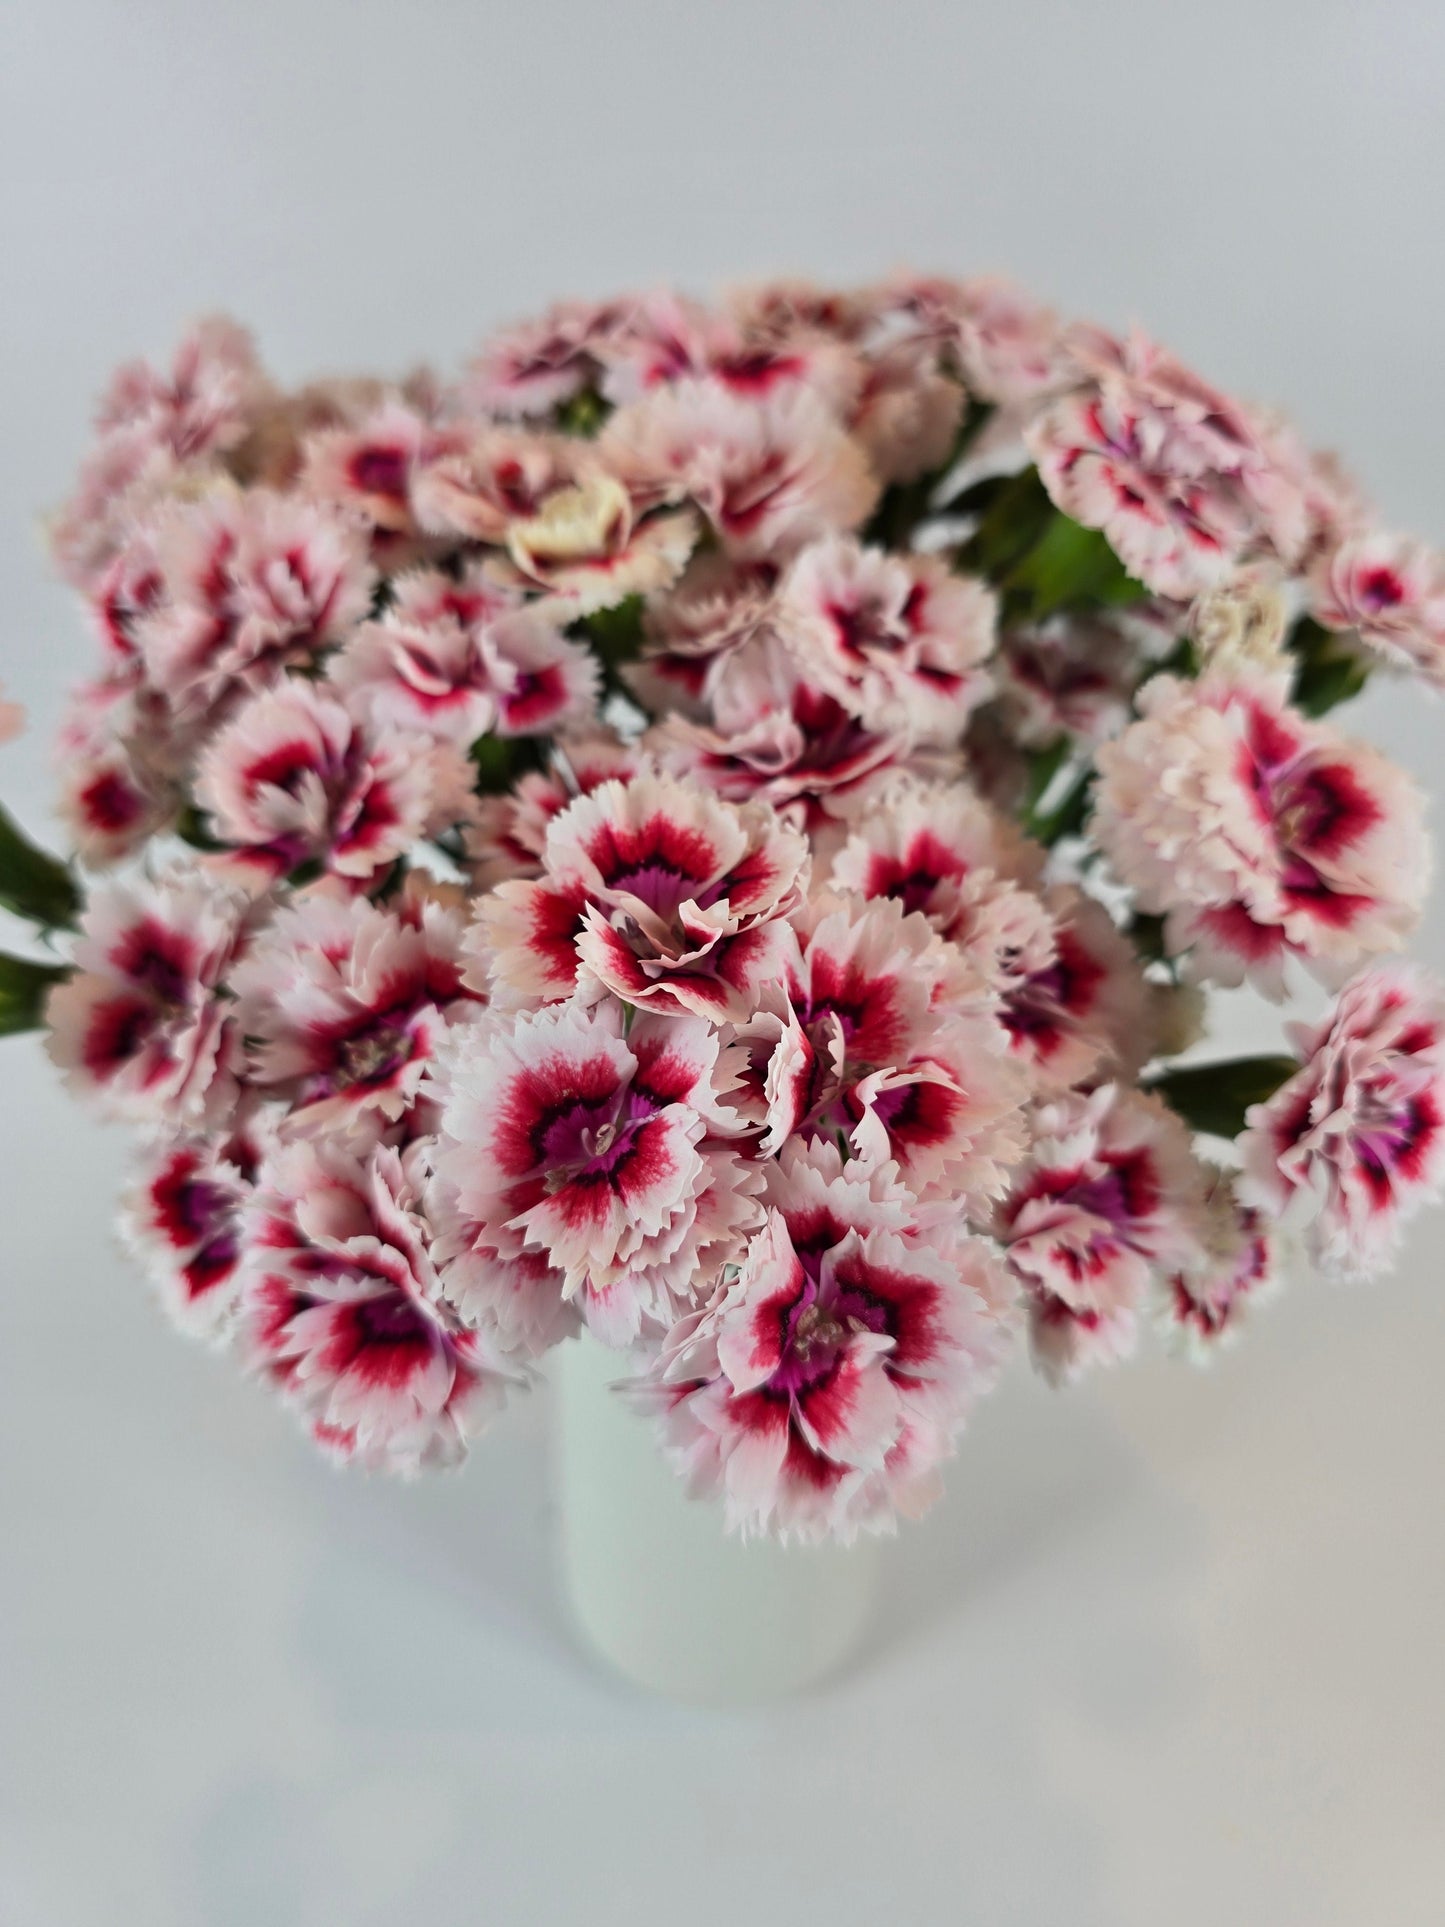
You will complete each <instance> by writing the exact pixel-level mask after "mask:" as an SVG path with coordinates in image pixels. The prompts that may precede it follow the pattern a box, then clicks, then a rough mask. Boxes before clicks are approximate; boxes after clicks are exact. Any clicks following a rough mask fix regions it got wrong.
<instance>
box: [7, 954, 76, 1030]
mask: <svg viewBox="0 0 1445 1927" xmlns="http://www.w3.org/2000/svg"><path fill="white" fill-rule="evenodd" d="M70 971H71V966H70V965H69V964H46V963H33V962H32V961H31V960H30V959H29V958H28V957H12V956H10V955H9V954H8V953H7V952H5V951H0V1037H13V1036H15V1035H16V1034H17V1033H18V1032H20V1031H23V1030H40V1029H41V1028H42V1026H43V1025H44V1022H45V999H46V997H47V996H48V995H49V993H50V990H51V987H52V986H53V985H55V984H58V983H63V982H64V981H65V979H66V978H67V977H68V976H69V975H70Z"/></svg>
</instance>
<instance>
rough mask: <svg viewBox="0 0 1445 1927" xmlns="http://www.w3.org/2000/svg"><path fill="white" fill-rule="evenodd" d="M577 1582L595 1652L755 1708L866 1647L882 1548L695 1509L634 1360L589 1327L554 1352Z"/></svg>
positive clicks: (565, 1546) (576, 1611)
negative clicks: (622, 1393)
mask: <svg viewBox="0 0 1445 1927" xmlns="http://www.w3.org/2000/svg"><path fill="white" fill-rule="evenodd" d="M553 1357H554V1359H555V1361H556V1363H555V1397H556V1409H557V1477H558V1486H559V1497H560V1510H561V1555H562V1574H563V1581H564V1584H565V1587H566V1591H567V1596H568V1599H569V1601H570V1603H571V1607H572V1612H573V1615H574V1617H575V1619H576V1622H577V1625H578V1627H579V1629H580V1631H581V1632H582V1634H583V1635H584V1637H585V1638H586V1640H587V1641H588V1643H589V1644H590V1645H591V1646H592V1647H593V1648H594V1650H595V1651H596V1652H597V1653H599V1654H600V1655H601V1657H602V1658H603V1659H604V1660H606V1661H607V1662H608V1664H609V1665H611V1666H612V1667H614V1668H615V1669H616V1670H617V1671H618V1672H619V1673H622V1674H624V1675H625V1676H626V1677H627V1678H628V1679H630V1680H633V1681H635V1682H636V1683H637V1684H638V1685H641V1686H645V1687H647V1688H649V1689H650V1690H651V1691H653V1692H656V1693H662V1694H666V1695H668V1696H670V1697H672V1698H675V1699H684V1700H695V1701H701V1702H705V1703H708V1704H712V1705H742V1704H746V1703H748V1702H755V1701H759V1700H766V1699H773V1698H778V1697H781V1696H783V1695H785V1694H788V1693H792V1692H796V1691H798V1690H799V1689H800V1688H802V1687H804V1686H808V1685H810V1684H812V1683H813V1682H814V1681H815V1680H818V1679H821V1678H823V1677H824V1676H825V1675H827V1674H829V1673H833V1672H836V1671H837V1670H838V1669H839V1668H840V1667H841V1666H842V1665H843V1664H844V1662H845V1661H846V1659H847V1658H848V1656H849V1655H850V1654H851V1653H852V1652H853V1651H854V1650H855V1649H856V1647H857V1645H858V1642H859V1639H860V1637H861V1635H862V1633H863V1631H864V1629H865V1627H866V1625H867V1622H868V1618H869V1614H870V1611H871V1608H872V1604H873V1600H874V1595H875V1593H876V1590H877V1580H878V1566H879V1547H878V1543H877V1541H876V1540H872V1539H863V1540H860V1541H859V1542H858V1543H857V1544H856V1545H853V1546H850V1547H842V1546H835V1545H826V1546H816V1547H814V1546H779V1545H777V1544H775V1543H774V1542H773V1541H771V1540H749V1541H747V1542H746V1543H744V1542H743V1541H741V1540H740V1539H738V1538H737V1537H736V1536H734V1535H729V1534H727V1533H725V1532H724V1530H723V1521H722V1510H721V1506H720V1505H719V1504H718V1503H716V1502H709V1501H703V1500H698V1499H689V1498H688V1497H687V1495H686V1493H685V1491H684V1490H683V1487H682V1484H681V1482H680V1481H679V1480H678V1479H677V1477H676V1476H675V1475H674V1474H673V1472H672V1471H671V1470H670V1469H669V1467H668V1466H667V1464H666V1462H665V1461H664V1459H663V1458H662V1455H661V1453H660V1452H659V1451H658V1448H657V1443H656V1439H655V1436H654V1433H653V1428H652V1427H651V1426H650V1425H649V1424H648V1423H647V1422H646V1420H645V1419H643V1418H641V1417H639V1416H638V1415H637V1413H636V1412H634V1411H633V1410H632V1409H631V1408H630V1407H629V1405H628V1404H627V1403H626V1401H625V1400H623V1399H622V1398H620V1397H619V1396H618V1395H617V1393H616V1392H614V1391H613V1390H612V1389H611V1388H612V1386H613V1385H614V1384H615V1382H616V1380H617V1379H618V1378H619V1377H620V1376H624V1375H625V1373H626V1369H627V1366H626V1360H625V1359H624V1358H623V1357H621V1356H620V1355H619V1354H618V1353H616V1352H610V1351H607V1350H606V1349H604V1347H602V1346H601V1345H599V1344H598V1343H597V1342H596V1341H595V1340H594V1339H592V1338H589V1337H588V1336H587V1335H586V1334H585V1333H584V1335H583V1336H582V1338H581V1339H580V1340H576V1341H574V1342H571V1343H568V1344H565V1345H562V1346H560V1347H559V1348H558V1350H557V1351H556V1352H555V1353H554V1354H553Z"/></svg>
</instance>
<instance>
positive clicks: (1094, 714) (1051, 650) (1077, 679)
mask: <svg viewBox="0 0 1445 1927" xmlns="http://www.w3.org/2000/svg"><path fill="white" fill-rule="evenodd" d="M1146 660H1147V658H1146V657H1145V654H1144V651H1143V649H1142V648H1141V646H1140V641H1139V638H1138V637H1137V636H1136V635H1135V634H1133V633H1131V631H1130V629H1129V627H1127V626H1126V625H1125V624H1124V623H1123V622H1120V621H1114V620H1109V619H1107V618H1104V617H1101V616H1092V615H1091V616H1079V615H1075V614H1070V615H1066V616H1055V617H1053V618H1052V619H1051V620H1049V621H1048V622H1045V623H1044V624H1042V625H1041V626H1040V627H1038V628H1029V629H1007V630H1005V631H1004V633H1003V635H1002V636H1001V637H1000V639H999V646H998V652H997V654H996V655H995V656H994V657H993V659H992V661H991V663H990V665H989V666H990V669H991V671H992V673H993V678H994V681H995V683H996V685H997V687H998V693H999V697H1000V700H1001V703H1002V705H1003V710H1004V713H1005V716H1006V720H1007V726H1008V729H1009V731H1010V733H1011V734H1012V735H1013V736H1014V737H1015V739H1016V740H1017V741H1018V742H1020V743H1022V744H1024V745H1025V746H1026V747H1027V748H1030V749H1047V748H1048V747H1049V746H1050V745H1051V744H1053V743H1055V742H1057V741H1058V739H1059V737H1060V736H1069V737H1073V738H1074V739H1075V740H1076V741H1078V742H1081V743H1083V744H1085V745H1087V746H1088V747H1089V748H1091V749H1092V748H1094V747H1096V746H1097V745H1098V744H1099V743H1102V742H1106V741H1107V740H1108V739H1109V737H1111V736H1117V735H1118V733H1119V731H1120V730H1121V729H1122V728H1123V727H1124V724H1125V723H1126V722H1127V721H1128V718H1129V704H1130V699H1131V698H1132V696H1133V694H1134V689H1135V686H1136V684H1137V683H1138V682H1139V680H1140V677H1141V676H1142V675H1143V674H1144V672H1145V664H1146Z"/></svg>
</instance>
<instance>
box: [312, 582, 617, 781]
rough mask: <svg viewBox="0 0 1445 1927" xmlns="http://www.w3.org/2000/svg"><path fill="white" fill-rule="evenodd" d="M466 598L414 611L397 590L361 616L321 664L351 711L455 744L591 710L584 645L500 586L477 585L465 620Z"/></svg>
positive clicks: (541, 726) (536, 728) (591, 663)
mask: <svg viewBox="0 0 1445 1927" xmlns="http://www.w3.org/2000/svg"><path fill="white" fill-rule="evenodd" d="M427 573H428V572H425V571H419V572H418V575H419V576H420V575H425V574H427ZM402 580H403V581H404V582H406V581H408V580H410V582H411V583H412V585H413V587H412V590H411V592H410V593H409V595H408V598H407V601H408V602H412V603H422V602H423V601H426V600H431V598H429V597H426V595H425V591H424V589H420V588H419V587H418V586H417V578H416V577H412V578H406V577H403V578H402ZM438 580H439V581H445V578H438ZM439 599H440V598H438V600H439ZM469 600H471V598H470V597H469V596H468V595H467V594H465V593H460V594H457V595H454V596H453V597H452V598H450V602H449V605H443V606H442V607H440V608H438V609H437V610H436V611H435V613H430V612H429V613H428V614H426V615H418V614H414V613H412V611H411V609H409V608H408V607H407V606H406V603H403V602H402V601H401V600H400V599H398V602H397V604H396V606H394V607H393V608H391V609H388V610H387V612H386V614H385V615H383V616H382V617H381V618H380V619H379V620H378V621H376V622H368V623H364V624H362V626H361V627H360V628H359V629H358V630H357V631H356V632H355V634H354V635H353V636H352V638H351V639H350V641H349V642H348V643H347V644H346V646H345V647H344V648H343V649H342V650H341V651H340V652H339V653H338V654H337V655H336V656H335V657H334V658H333V659H332V662H331V664H330V667H329V670H328V675H329V677H330V680H331V681H332V683H334V684H335V686H336V687H337V688H338V689H339V690H340V691H341V692H342V695H343V698H344V700H345V701H346V702H347V703H348V706H349V707H350V708H351V709H352V711H353V712H354V713H359V714H364V715H366V716H368V717H369V718H370V720H371V721H372V722H373V723H374V724H375V725H376V727H377V728H378V729H381V730H386V729H399V730H403V731H412V732H415V733H416V734H417V735H421V736H432V737H435V738H437V739H438V740H439V741H443V742H451V743H455V744H456V745H457V746H458V747H459V748H462V749H465V748H466V747H467V746H468V745H469V744H471V743H473V742H475V741H476V739H477V738H478V737H479V736H485V735H488V734H490V733H491V732H493V731H498V732H499V733H501V734H502V735H507V736H511V735H520V734H524V733H525V734H527V735H533V734H539V733H541V732H544V731H551V730H552V729H554V728H557V727H559V726H561V725H564V724H566V723H567V722H569V721H571V722H576V721H580V720H582V719H583V718H585V717H586V716H588V715H589V714H590V713H591V711H592V709H593V707H594V705H595V701H596V690H597V681H598V671H597V665H596V662H595V660H594V659H593V658H592V656H591V655H589V653H588V652H587V651H586V650H585V649H583V648H582V647H581V646H580V645H579V644H577V643H573V642H569V641H568V640H567V638H566V637H565V636H562V635H561V634H559V632H558V629H557V625H556V623H555V622H554V621H552V620H551V619H549V618H548V617H547V616H545V615H543V614H542V613H541V612H540V611H538V610H536V609H532V608H518V607H514V606H511V605H510V604H509V602H508V600H507V599H505V598H504V597H503V596H502V595H501V593H500V592H498V593H496V594H494V595H493V596H492V597H491V598H490V599H489V600H488V599H487V598H484V597H483V596H482V595H480V594H478V595H477V597H476V602H477V604H478V605H479V606H478V607H477V609H476V611H475V614H473V616H472V618H471V619H470V620H468V619H467V618H466V616H465V615H464V613H463V611H464V609H465V608H466V605H467V603H468V601H469Z"/></svg>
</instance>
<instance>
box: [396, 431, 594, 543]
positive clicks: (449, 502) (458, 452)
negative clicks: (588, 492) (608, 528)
mask: <svg viewBox="0 0 1445 1927" xmlns="http://www.w3.org/2000/svg"><path fill="white" fill-rule="evenodd" d="M589 472H590V473H592V474H593V475H594V476H595V475H597V474H599V473H601V471H600V470H599V469H598V466H597V463H596V461H595V459H590V460H589V452H588V448H587V445H586V444H584V443H582V442H578V441H576V440H574V439H572V438H571V437H569V436H566V435H551V434H542V433H540V432H537V431H534V430H532V429H526V428H512V427H507V426H504V425H501V424H498V423H494V422H483V423H472V422H467V423H462V422H458V423H457V424H456V425H455V429H454V432H453V434H452V435H451V437H450V439H449V441H447V442H445V443H439V444H438V445H437V446H436V447H435V448H434V449H432V450H431V451H430V454H429V458H428V460H427V461H426V462H425V464H424V465H423V466H421V467H419V468H417V469H416V470H415V471H414V472H413V473H412V475H411V478H410V500H411V503H412V506H413V508H414V510H415V513H416V518H417V521H418V522H419V523H420V524H421V526H422V528H423V529H425V530H426V531H427V532H428V534H431V535H442V536H452V537H457V536H462V537H465V538H466V540H467V541H469V542H484V543H486V544H487V545H488V546H489V547H491V548H501V547H503V546H504V545H505V543H506V540H507V534H508V531H509V530H510V528H511V526H512V524H513V523H514V522H519V521H525V520H527V519H528V518H530V517H532V516H535V515H537V514H539V513H540V512H541V510H542V507H543V505H544V504H545V503H546V501H547V500H548V498H549V497H550V496H553V495H556V494H557V493H558V492H559V491H561V490H564V489H571V488H574V487H575V486H576V485H577V483H578V482H579V480H580V479H581V478H582V476H583V475H584V474H587V473H589Z"/></svg>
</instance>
